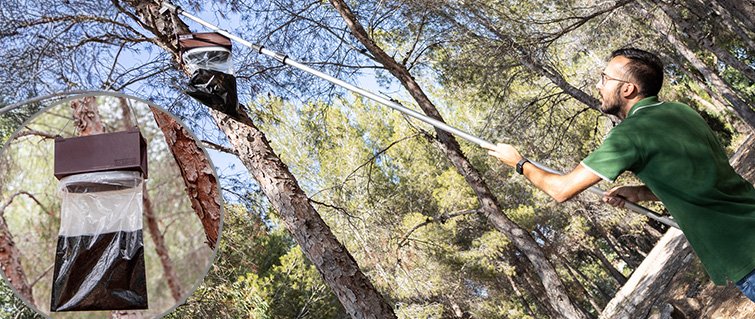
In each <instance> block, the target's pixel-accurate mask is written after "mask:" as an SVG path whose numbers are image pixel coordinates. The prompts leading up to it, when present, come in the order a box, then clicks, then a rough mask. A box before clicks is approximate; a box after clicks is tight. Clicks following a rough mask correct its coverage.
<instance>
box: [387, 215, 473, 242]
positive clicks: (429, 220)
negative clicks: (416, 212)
mask: <svg viewBox="0 0 755 319" xmlns="http://www.w3.org/2000/svg"><path fill="white" fill-rule="evenodd" d="M481 212H482V211H481V210H480V209H479V208H475V209H470V210H465V211H461V212H456V213H453V214H448V215H440V216H439V217H436V218H433V217H428V218H427V220H425V221H424V222H422V223H419V224H417V225H415V226H414V227H412V229H410V230H409V231H407V232H406V234H405V235H404V238H403V239H401V241H400V242H399V243H398V248H401V247H404V245H406V242H407V241H408V240H409V236H410V235H411V234H412V233H413V232H414V231H415V230H417V229H419V228H420V227H424V226H427V225H429V224H432V223H445V222H446V221H447V220H449V219H451V218H454V217H459V216H465V215H470V214H477V213H481Z"/></svg>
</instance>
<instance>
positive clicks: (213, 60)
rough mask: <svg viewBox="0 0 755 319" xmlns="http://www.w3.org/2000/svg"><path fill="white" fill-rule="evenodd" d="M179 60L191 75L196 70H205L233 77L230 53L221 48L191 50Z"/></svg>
mask: <svg viewBox="0 0 755 319" xmlns="http://www.w3.org/2000/svg"><path fill="white" fill-rule="evenodd" d="M181 59H182V60H183V62H184V64H185V65H186V67H187V68H189V71H190V72H191V73H194V72H196V71H197V70H198V69H205V70H215V71H218V72H223V73H226V74H230V75H233V59H232V58H231V51H230V50H228V49H226V48H223V47H202V48H195V49H191V50H188V51H186V52H184V53H183V55H182V56H181Z"/></svg>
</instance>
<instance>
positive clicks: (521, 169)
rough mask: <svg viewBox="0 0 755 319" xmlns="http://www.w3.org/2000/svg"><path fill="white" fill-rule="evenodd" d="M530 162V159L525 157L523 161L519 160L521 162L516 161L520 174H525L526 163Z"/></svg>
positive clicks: (517, 170)
mask: <svg viewBox="0 0 755 319" xmlns="http://www.w3.org/2000/svg"><path fill="white" fill-rule="evenodd" d="M529 162H530V160H528V159H526V158H523V159H522V160H521V161H519V163H516V172H517V173H519V174H524V163H529ZM530 164H532V163H530Z"/></svg>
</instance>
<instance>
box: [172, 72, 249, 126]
mask: <svg viewBox="0 0 755 319" xmlns="http://www.w3.org/2000/svg"><path fill="white" fill-rule="evenodd" d="M185 92H186V94H188V95H189V96H191V97H193V98H195V99H197V101H199V102H201V103H202V104H204V105H207V106H208V107H211V108H213V109H216V110H218V111H220V112H223V113H225V114H228V115H230V116H233V117H238V116H239V112H238V109H237V105H238V98H237V94H236V77H235V76H233V75H230V74H226V73H223V72H220V71H215V70H209V69H198V70H196V71H194V74H192V76H191V80H189V87H188V88H187V89H186V90H185Z"/></svg>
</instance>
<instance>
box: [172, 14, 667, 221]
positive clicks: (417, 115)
mask: <svg viewBox="0 0 755 319" xmlns="http://www.w3.org/2000/svg"><path fill="white" fill-rule="evenodd" d="M162 5H163V7H162V9H161V10H170V11H172V12H174V13H176V14H180V15H183V16H185V17H187V18H189V19H191V20H194V21H195V22H197V23H199V24H201V25H203V26H205V27H207V28H208V29H210V30H213V31H215V32H217V33H220V34H222V35H224V36H226V37H228V38H230V39H233V40H236V42H238V43H241V44H242V45H244V46H247V47H249V48H251V49H253V50H255V51H257V52H258V53H260V54H264V55H267V56H270V57H272V58H274V59H276V60H277V61H278V62H281V63H283V64H286V65H290V66H292V67H295V68H297V69H299V70H302V71H304V72H307V73H309V74H312V75H314V76H316V77H319V78H321V79H323V80H326V81H328V82H330V83H333V84H335V85H338V86H340V87H342V88H344V89H347V90H349V91H352V92H354V93H356V94H359V95H361V96H364V97H366V98H368V99H370V100H373V101H375V102H378V103H380V104H383V105H385V106H388V107H390V108H392V109H394V110H396V111H399V112H401V113H403V114H406V115H408V116H411V117H413V118H415V119H418V120H420V121H422V122H425V123H427V124H430V125H432V126H434V127H436V128H438V129H441V130H444V131H446V132H448V133H451V134H454V135H456V136H458V137H461V138H463V139H465V140H467V141H470V142H472V143H475V144H477V145H479V146H481V147H483V148H490V147H492V146H495V144H493V143H491V142H488V141H486V140H484V139H482V138H479V137H477V136H474V135H471V134H469V133H467V132H464V131H462V130H460V129H457V128H455V127H453V126H450V125H448V124H446V123H444V122H441V121H439V120H436V119H434V118H431V117H429V116H427V115H425V114H422V113H419V112H417V111H415V110H412V109H409V108H407V107H405V106H403V105H401V104H399V103H398V102H395V101H393V100H391V99H389V98H386V97H384V96H380V95H377V94H375V93H373V92H370V91H367V90H365V89H363V88H360V87H358V86H355V85H352V84H350V83H347V82H344V81H342V80H340V79H338V78H335V77H333V76H330V75H328V74H325V73H323V72H320V71H318V70H315V69H313V68H310V67H309V66H306V65H304V64H301V63H299V62H296V61H294V60H291V59H289V58H288V56H287V55H285V54H283V53H280V52H274V51H271V50H268V49H265V48H264V47H263V46H261V45H259V44H254V43H251V42H249V41H246V40H244V39H242V38H240V37H237V36H235V35H233V34H231V33H228V32H227V31H225V30H222V29H220V28H218V27H216V26H214V25H212V24H210V23H209V22H207V21H204V20H202V19H200V18H198V17H196V16H194V15H191V14H189V13H186V11H184V10H183V9H181V8H180V7H177V6H175V5H172V4H170V3H168V2H167V1H165V2H163V4H162ZM529 161H530V163H532V164H533V165H535V166H536V167H538V168H540V169H542V170H544V171H546V172H549V173H552V174H558V175H564V173H562V172H560V171H558V170H555V169H553V168H550V167H548V166H546V165H543V164H541V163H538V162H536V161H533V160H529ZM587 190H588V191H590V192H591V193H594V194H596V195H598V196H601V197H602V196H604V195H603V193H604V191H603V190H602V189H600V188H598V187H596V186H591V187H590V188H588V189H587ZM625 202H626V204H625V205H624V207H626V208H628V209H630V210H632V211H634V212H636V213H639V214H642V215H645V216H647V217H648V218H652V219H654V220H656V221H658V222H660V223H663V224H666V225H668V226H671V227H674V228H679V225H677V223H676V222H675V221H674V220H673V219H671V218H668V217H666V216H662V215H660V214H658V213H656V212H654V211H651V210H649V209H647V208H645V207H643V206H640V205H637V204H636V203H632V202H630V201H625Z"/></svg>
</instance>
